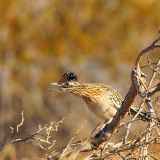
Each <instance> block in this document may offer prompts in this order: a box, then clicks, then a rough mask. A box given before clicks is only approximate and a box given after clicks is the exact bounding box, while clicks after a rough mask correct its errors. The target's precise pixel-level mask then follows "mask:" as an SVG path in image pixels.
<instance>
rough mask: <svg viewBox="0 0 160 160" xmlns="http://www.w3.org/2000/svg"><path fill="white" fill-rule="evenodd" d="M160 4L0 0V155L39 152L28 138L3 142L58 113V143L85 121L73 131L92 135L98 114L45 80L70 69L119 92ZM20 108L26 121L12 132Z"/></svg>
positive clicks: (154, 26)
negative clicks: (21, 141) (62, 121)
mask: <svg viewBox="0 0 160 160" xmlns="http://www.w3.org/2000/svg"><path fill="white" fill-rule="evenodd" d="M159 11H160V1H158V0H141V1H138V0H130V1H123V0H111V1H110V0H98V1H97V0H81V1H74V0H38V1H37V0H0V134H1V136H0V150H1V152H0V156H1V157H3V158H4V157H7V156H9V154H12V159H25V160H27V159H36V158H38V157H41V156H42V155H43V154H44V153H46V151H43V150H41V149H40V148H38V147H36V146H34V145H32V144H25V143H18V144H15V145H11V144H8V142H9V141H10V140H11V139H14V138H17V137H23V136H25V135H27V134H30V133H33V132H34V131H35V130H36V129H37V128H38V125H39V124H42V125H44V124H46V123H49V122H50V121H52V120H54V121H59V120H60V119H61V118H62V117H65V120H64V123H63V124H62V126H61V127H60V129H59V131H58V133H55V135H54V136H55V139H56V140H57V142H56V146H55V147H58V146H63V145H65V144H67V142H68V141H69V140H70V138H71V136H72V135H73V134H74V133H75V132H76V131H77V129H78V128H80V126H82V124H83V123H84V122H85V121H87V122H86V125H85V127H84V129H82V132H80V133H79V135H78V137H79V138H81V139H82V138H84V137H86V136H89V134H90V132H91V131H92V129H93V128H94V127H95V125H96V124H97V122H98V121H99V119H97V118H96V117H95V116H94V115H93V114H92V113H91V112H90V111H89V110H88V109H87V107H86V104H85V103H84V102H83V101H82V100H81V99H79V98H77V97H74V96H72V95H70V94H63V93H59V92H50V91H48V87H49V86H48V84H49V83H50V82H56V81H57V80H58V79H59V77H60V76H61V75H62V74H63V73H64V72H66V71H72V72H75V73H76V74H78V76H79V81H82V82H99V83H106V84H109V85H111V86H113V87H114V88H115V89H117V90H119V91H120V92H121V93H122V95H123V96H124V95H125V93H126V91H127V89H128V87H129V85H130V72H131V69H132V68H133V66H134V62H135V58H136V56H137V54H138V52H139V51H140V50H141V49H142V48H144V47H145V46H147V44H149V43H151V42H152V41H153V39H155V37H156V36H157V34H158V28H159V26H160V21H159V20H160V12H159ZM155 59H156V56H155ZM22 109H23V111H24V117H25V121H24V126H23V127H22V128H21V130H20V133H18V135H17V134H14V135H11V131H10V128H9V127H10V126H15V125H16V124H17V123H18V122H19V121H20V118H21V110H22ZM77 139H78V138H77ZM26 151H27V152H26ZM3 158H2V159H3ZM0 159H1V158H0Z"/></svg>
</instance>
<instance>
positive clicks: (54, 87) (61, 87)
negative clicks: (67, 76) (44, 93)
mask: <svg viewBox="0 0 160 160" xmlns="http://www.w3.org/2000/svg"><path fill="white" fill-rule="evenodd" d="M50 86H51V88H50V89H49V90H50V91H52V90H59V91H70V90H71V87H69V86H68V87H66V86H64V85H62V84H58V83H50Z"/></svg>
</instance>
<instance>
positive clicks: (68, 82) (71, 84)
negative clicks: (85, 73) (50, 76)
mask: <svg viewBox="0 0 160 160" xmlns="http://www.w3.org/2000/svg"><path fill="white" fill-rule="evenodd" d="M50 85H51V86H52V87H53V88H52V89H51V90H54V89H55V90H61V91H72V90H73V89H74V88H75V87H77V86H78V85H80V83H79V82H78V78H77V75H76V74H74V73H73V72H66V73H65V74H63V76H62V77H61V78H60V80H59V81H58V82H57V83H50Z"/></svg>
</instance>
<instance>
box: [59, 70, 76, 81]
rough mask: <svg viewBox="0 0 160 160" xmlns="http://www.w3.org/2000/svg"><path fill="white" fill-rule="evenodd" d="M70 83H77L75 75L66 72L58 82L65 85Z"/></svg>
mask: <svg viewBox="0 0 160 160" xmlns="http://www.w3.org/2000/svg"><path fill="white" fill-rule="evenodd" d="M70 81H78V78H77V75H76V74H75V73H73V72H66V73H64V74H63V76H62V78H61V79H60V80H59V81H58V84H62V83H67V82H70Z"/></svg>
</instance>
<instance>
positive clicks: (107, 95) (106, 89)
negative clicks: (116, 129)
mask: <svg viewBox="0 0 160 160" xmlns="http://www.w3.org/2000/svg"><path fill="white" fill-rule="evenodd" d="M51 85H52V86H53V89H56V90H60V91H63V92H70V93H72V94H73V95H76V96H78V97H81V98H82V99H83V100H84V101H85V102H86V104H87V106H88V108H89V109H90V110H91V111H92V112H93V113H94V114H95V115H96V116H98V117H100V118H101V119H103V120H105V121H106V122H108V121H109V120H111V119H112V118H113V116H114V115H115V114H116V112H117V110H118V109H119V108H120V107H121V105H122V102H123V98H122V96H121V95H120V93H118V92H117V91H116V90H114V89H113V88H111V87H110V86H107V85H104V84H97V83H84V84H82V83H80V82H78V78H77V75H75V74H74V73H72V72H67V73H65V74H64V75H63V76H62V77H61V79H60V80H59V81H58V83H51ZM130 113H131V114H133V115H135V114H136V113H137V109H134V108H130ZM139 117H140V118H141V119H143V120H144V119H145V120H148V118H147V117H146V115H145V113H144V112H141V113H140V114H139Z"/></svg>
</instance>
